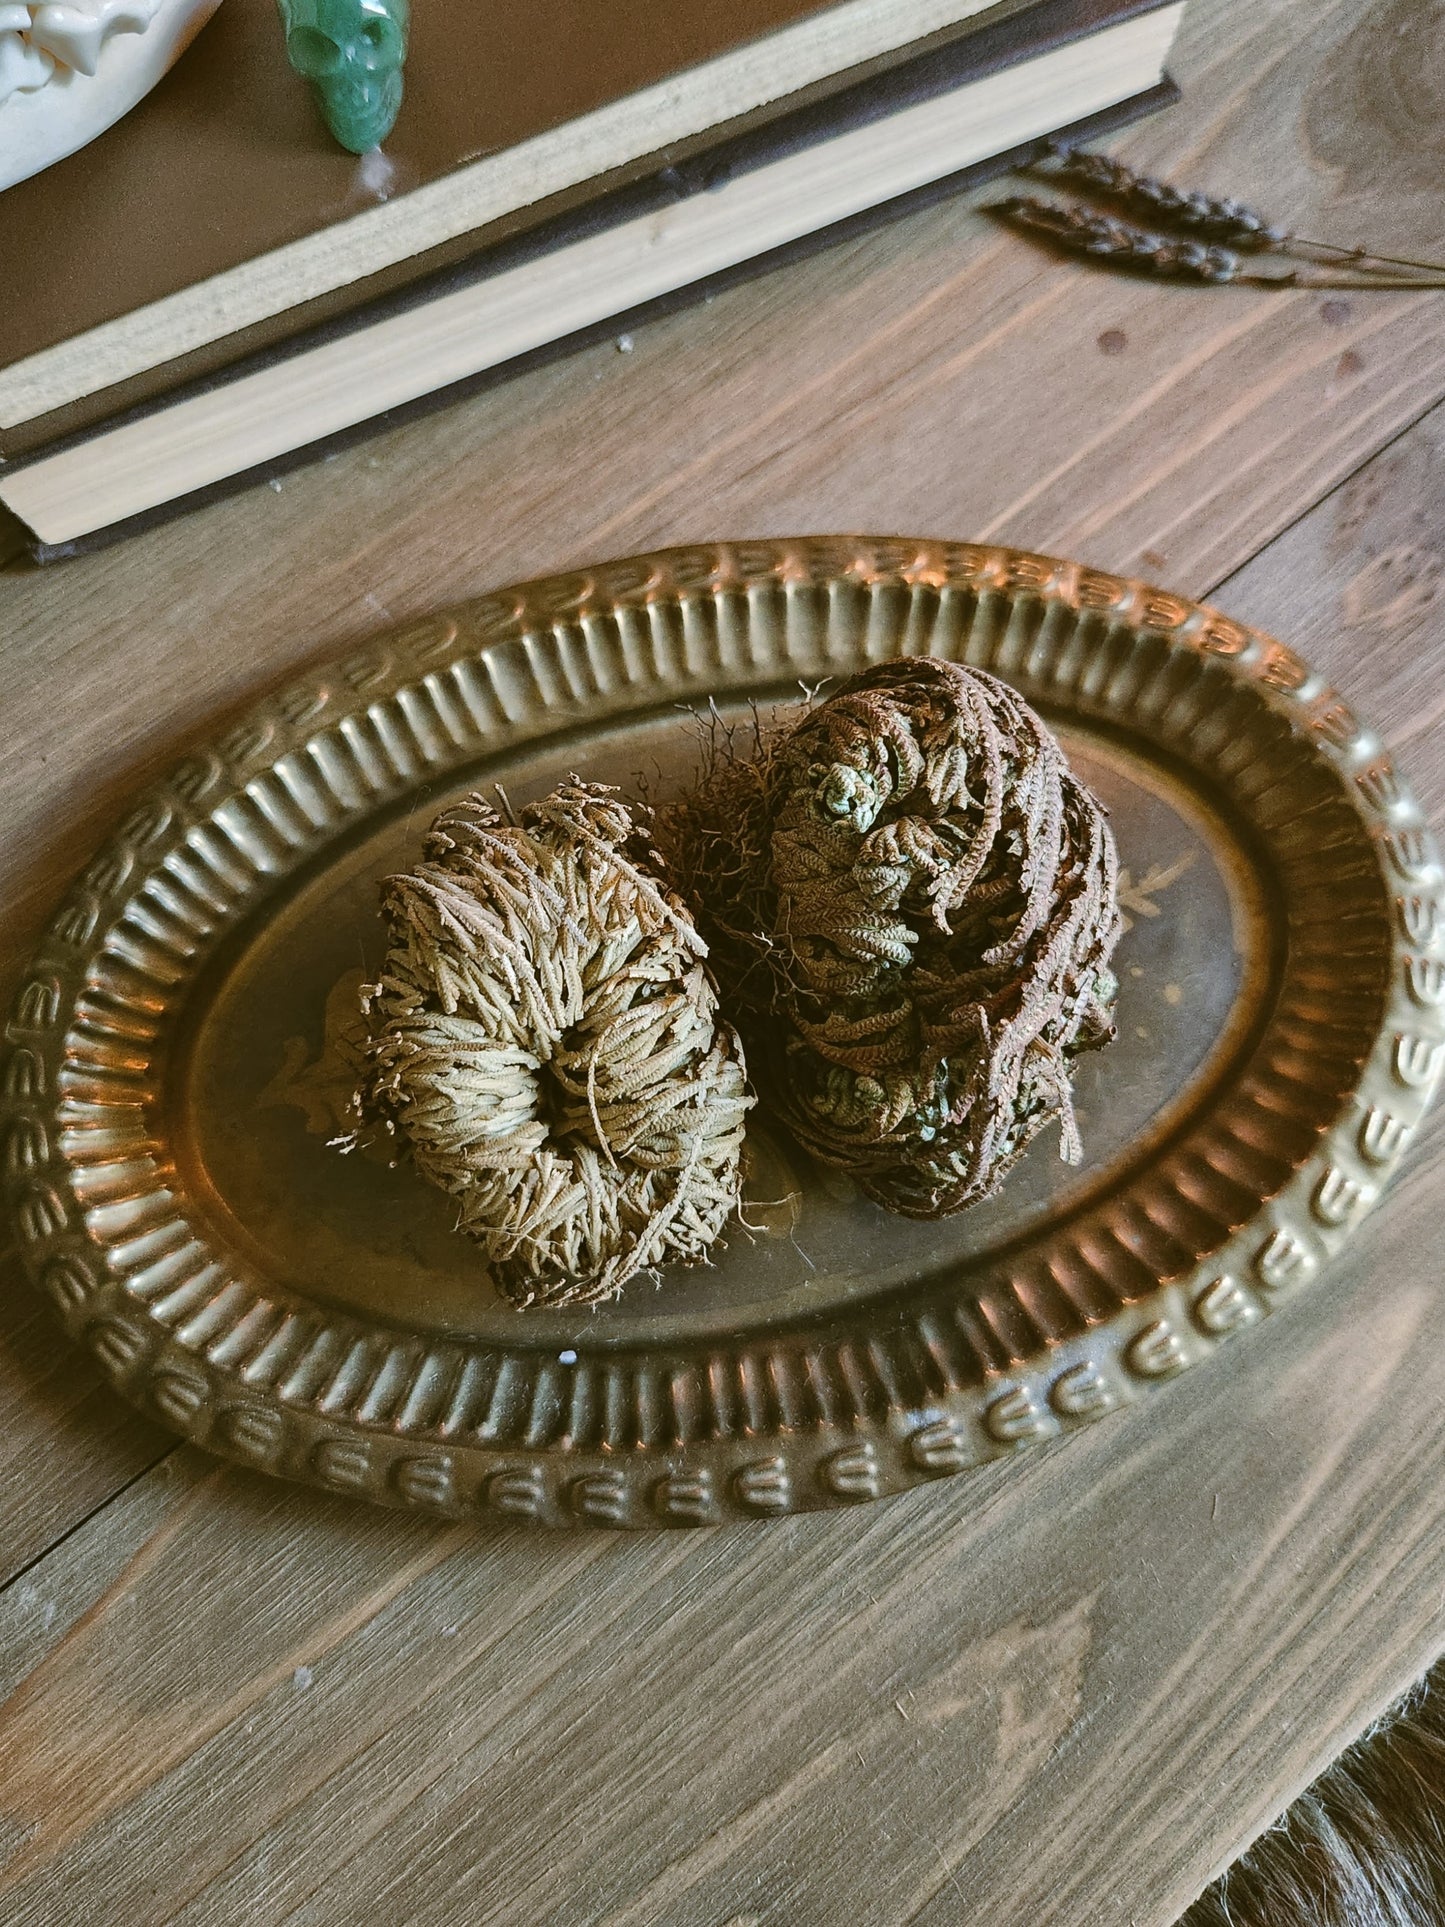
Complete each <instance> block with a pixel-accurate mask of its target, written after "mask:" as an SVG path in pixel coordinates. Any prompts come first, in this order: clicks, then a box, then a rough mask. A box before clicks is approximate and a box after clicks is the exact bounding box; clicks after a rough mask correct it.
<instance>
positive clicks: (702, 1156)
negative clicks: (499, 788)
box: [358, 778, 752, 1306]
mask: <svg viewBox="0 0 1445 1927" xmlns="http://www.w3.org/2000/svg"><path fill="white" fill-rule="evenodd" d="M383 907H384V911H385V915H386V918H387V921H388V924H389V926H390V929H391V943H390V945H389V947H388V950H387V954H386V960H385V963H384V965H383V968H382V972H381V979H380V982H379V983H378V984H375V985H372V986H368V987H367V988H366V990H365V991H364V992H363V998H364V1003H365V1007H366V1010H367V1015H368V1020H369V1025H370V1033H371V1034H370V1038H369V1041H368V1043H367V1045H366V1047H365V1057H366V1073H365V1078H364V1082H363V1086H362V1089H361V1091H360V1093H359V1094H358V1107H359V1110H360V1114H361V1115H362V1117H363V1118H364V1119H365V1120H367V1121H368V1122H369V1123H370V1125H371V1126H372V1127H373V1128H375V1127H378V1126H379V1127H382V1128H385V1129H389V1130H390V1131H391V1132H392V1133H394V1136H395V1139H396V1141H397V1144H398V1147H399V1148H400V1149H404V1150H405V1152H406V1153H407V1154H408V1155H409V1156H410V1158H411V1159H412V1161H413V1162H414V1163H415V1165H416V1168H417V1170H418V1171H419V1172H420V1173H421V1174H422V1176H423V1177H425V1178H427V1179H428V1180H430V1181H431V1182H432V1183H433V1184H436V1185H439V1186H440V1187H442V1188H443V1189H444V1190H446V1191H449V1192H450V1193H451V1194H452V1195H453V1196H454V1197H455V1198H456V1200H457V1206H458V1225H459V1228H460V1229H461V1230H462V1231H464V1232H466V1233H467V1234H468V1235H469V1236H471V1237H473V1238H475V1239H476V1240H477V1241H478V1242H479V1243H480V1244H481V1246H482V1247H483V1249H484V1250H485V1252H486V1254H487V1256H488V1258H489V1260H490V1262H491V1267H492V1275H493V1278H494V1280H495V1282H496V1283H497V1285H498V1286H499V1288H500V1289H501V1290H502V1291H503V1292H504V1293H506V1295H507V1296H508V1297H509V1298H511V1299H512V1301H513V1302H514V1303H515V1304H516V1305H518V1306H527V1305H533V1304H554V1305H555V1304H582V1303H592V1302H596V1301H598V1300H601V1299H605V1298H610V1297H613V1296H615V1294H616V1293H617V1292H618V1291H620V1290H621V1288H622V1286H623V1285H624V1284H625V1283H626V1281H627V1280H628V1279H629V1278H630V1277H632V1276H634V1275H635V1274H636V1273H637V1272H639V1271H645V1270H651V1269H653V1268H655V1267H657V1266H659V1265H662V1264H664V1263H667V1262H669V1261H680V1262H683V1263H688V1262H695V1261H697V1260H699V1259H701V1258H703V1257H704V1256H705V1255H706V1253H707V1251H708V1250H709V1248H710V1247H711V1246H712V1244H713V1243H714V1242H715V1241H716V1239H717V1238H718V1237H719V1235H720V1234H721V1232H722V1230H723V1227H724V1226H725V1224H726V1223H727V1221H728V1219H729V1218H730V1216H731V1215H732V1213H733V1211H734V1210H735V1208H736V1206H737V1202H738V1196H739V1190H740V1183H741V1179H740V1165H741V1154H742V1141H743V1123H744V1118H745V1116H746V1113H747V1111H748V1109H749V1107H750V1105H751V1103H752V1099H751V1097H750V1096H749V1095H748V1092H747V1082H746V1070H745V1068H744V1064H743V1058H742V1051H741V1047H740V1045H739V1044H738V1040H737V1038H736V1035H735V1034H734V1032H733V1030H732V1028H731V1026H730V1025H729V1024H727V1023H725V1022H724V1021H722V1019H721V1018H720V1017H719V1015H718V1010H717V1000H716V994H715V990H714V987H713V983H712V980H711V978H710V976H709V974H708V971H707V968H706V964H705V961H704V960H705V957H706V946H705V944H704V943H703V941H702V939H701V938H700V937H699V935H698V933H697V930H696V929H695V927H694V925H693V922H692V919H691V918H690V917H689V916H688V913H687V911H686V909H685V907H684V906H683V904H682V903H681V902H680V901H679V900H678V899H677V898H676V897H675V896H673V895H672V893H671V892H670V891H669V890H668V889H667V887H666V885H665V884H664V882H663V881H662V879H661V877H660V876H659V875H658V873H657V870H656V867H655V862H654V859H653V856H652V852H651V850H650V849H649V847H648V845H647V843H646V841H645V838H644V837H643V836H642V835H641V834H640V832H639V828H638V825H637V822H636V821H635V820H634V817H633V816H632V814H631V812H629V810H628V809H627V808H626V806H625V805H624V804H622V803H621V802H620V801H619V800H617V798H616V797H615V796H614V795H613V793H612V792H610V791H608V790H607V789H605V788H604V787H603V786H602V785H600V784H589V783H580V782H578V781H577V780H576V779H575V778H574V779H572V781H571V782H569V783H565V784H562V785H561V786H559V788H558V789H556V790H554V791H553V792H552V793H551V795H549V796H547V797H544V798H543V799H542V800H541V801H540V802H538V803H534V804H532V805H530V806H529V807H528V808H527V809H525V810H523V811H522V812H521V815H520V818H518V819H515V820H514V819H512V818H511V817H510V816H507V815H504V814H503V813H502V812H500V811H499V810H497V809H496V808H494V807H493V806H492V805H491V804H489V803H487V802H486V801H485V800H484V799H483V798H481V797H478V796H474V797H471V798H469V799H468V800H467V801H466V802H463V803H460V804H457V805H455V806H453V807H452V808H450V809H447V810H445V811H443V812H442V814H441V815H440V816H439V817H438V818H437V821H436V822H435V823H434V824H433V826H432V828H431V831H430V833H429V835H428V837H427V840H426V844H425V848H424V861H423V862H422V863H420V864H419V865H418V866H417V867H416V868H415V869H414V870H413V871H411V872H409V873H408V874H406V875H404V876H399V877H393V878H391V879H389V880H388V882H387V884H386V886H385V890H384V898H383Z"/></svg>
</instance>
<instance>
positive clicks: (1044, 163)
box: [1033, 140, 1445, 274]
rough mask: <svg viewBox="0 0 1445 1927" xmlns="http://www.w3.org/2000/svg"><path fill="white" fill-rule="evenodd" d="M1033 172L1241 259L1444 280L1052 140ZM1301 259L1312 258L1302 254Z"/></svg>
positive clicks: (1404, 259)
mask: <svg viewBox="0 0 1445 1927" xmlns="http://www.w3.org/2000/svg"><path fill="white" fill-rule="evenodd" d="M1033 171H1034V172H1035V173H1038V174H1041V175H1043V176H1044V177H1045V178H1046V179H1050V180H1056V181H1068V182H1070V183H1071V184H1072V185H1074V186H1076V187H1082V188H1086V189H1087V190H1088V191H1089V192H1091V193H1094V194H1100V195H1105V196H1107V197H1108V198H1109V199H1111V200H1116V201H1118V202H1119V203H1120V205H1121V206H1123V207H1125V208H1127V209H1128V210H1129V211H1130V212H1131V213H1134V214H1139V215H1142V216H1144V217H1145V218H1147V219H1150V220H1154V221H1157V222H1159V224H1160V225H1161V226H1162V227H1166V228H1172V229H1175V230H1177V231H1179V232H1181V233H1185V234H1190V235H1193V236H1194V237H1195V238H1196V239H1198V240H1201V241H1210V242H1217V243H1219V244H1220V245H1221V246H1223V247H1228V248H1234V249H1236V250H1237V251H1238V252H1239V253H1241V254H1264V253H1268V252H1277V253H1281V254H1288V253H1292V252H1293V253H1298V252H1302V251H1304V250H1310V249H1313V250H1315V251H1316V252H1317V253H1323V254H1327V255H1331V256H1334V257H1335V258H1336V259H1340V260H1345V261H1354V262H1357V263H1358V264H1360V266H1361V267H1362V268H1363V266H1364V264H1365V263H1366V262H1369V261H1379V262H1381V263H1384V264H1388V265H1389V266H1391V267H1399V268H1413V269H1416V270H1420V271H1423V272H1425V273H1427V274H1445V263H1442V262H1439V261H1416V260H1412V259H1411V258H1410V257H1409V256H1408V255H1403V254H1375V253H1372V252H1371V251H1370V250H1369V249H1368V248H1359V247H1356V248H1347V247H1341V246H1340V245H1339V244H1338V243H1337V242H1334V241H1313V240H1310V239H1308V238H1307V237H1306V236H1305V235H1302V234H1293V233H1291V232H1290V231H1289V230H1288V229H1286V228H1283V227H1279V226H1277V225H1275V224H1274V223H1272V222H1270V221H1269V220H1267V219H1266V217H1265V216H1264V215H1263V214H1260V213H1258V212H1257V211H1256V210H1255V209H1254V208H1252V207H1247V206H1246V205H1245V203H1244V202H1243V201H1235V200H1222V199H1216V198H1214V197H1212V196H1210V195H1208V194H1200V193H1186V192H1185V190H1184V189H1183V188H1178V187H1174V186H1171V184H1170V183H1169V182H1168V181H1161V180H1156V179H1155V178H1154V177H1153V176H1152V175H1149V174H1140V173H1138V172H1137V171H1136V170H1135V169H1134V168H1132V167H1130V166H1129V165H1128V163H1127V162H1126V161H1121V160H1117V159H1116V158H1115V157H1114V156H1113V155H1112V154H1093V153H1089V152H1087V151H1086V150H1085V149H1084V148H1082V147H1075V146H1073V145H1072V144H1071V143H1070V142H1068V141H1061V140H1051V141H1050V142H1049V143H1048V146H1047V147H1046V148H1045V150H1044V153H1043V154H1042V156H1041V157H1040V158H1039V159H1038V160H1037V161H1036V162H1035V163H1034V168H1033ZM1303 258H1305V259H1309V258H1310V256H1309V254H1308V253H1305V254H1304V257H1303Z"/></svg>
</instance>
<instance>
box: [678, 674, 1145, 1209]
mask: <svg viewBox="0 0 1445 1927" xmlns="http://www.w3.org/2000/svg"><path fill="white" fill-rule="evenodd" d="M661 833H662V837H663V842H664V847H665V849H666V851H667V854H668V858H669V861H670V863H671V864H672V867H673V872H674V874H675V875H676V877H677V878H678V881H679V884H680V886H681V887H682V888H683V890H684V892H685V894H686V895H687V896H688V899H689V901H690V902H691V903H693V904H694V906H695V907H696V908H697V910H698V913H699V919H700V922H701V924H702V927H703V929H704V931H705V932H706V934H707V936H708V939H709V942H710V944H711V946H712V955H713V963H714V968H715V969H716V970H717V972H718V977H719V981H720V983H721V984H722V986H723V991H724V995H725V996H728V997H731V998H732V999H733V1000H734V1014H735V1015H737V1016H738V1019H739V1022H740V1023H741V1024H742V1027H743V1030H744V1034H745V1036H746V1037H747V1039H748V1045H749V1050H750V1052H751V1054H752V1057H753V1063H754V1067H755V1073H756V1074H757V1075H758V1077H759V1079H760V1080H761V1082H762V1083H763V1085H764V1086H765V1088H766V1090H767V1093H768V1095H769V1097H770V1099H771V1101H772V1103H773V1105H774V1107H775V1108H776V1109H777V1110H778V1112H780V1114H781V1115H782V1117H783V1119H784V1121H785V1122H786V1123H787V1124H788V1125H789V1127H790V1128H791V1129H792V1130H793V1132H794V1133H795V1134H796V1135H797V1137H798V1138H799V1140H800V1141H801V1142H802V1144H803V1145H804V1146H805V1147H806V1148H807V1149H808V1150H809V1151H811V1152H812V1153H813V1154H814V1155H815V1156H817V1157H818V1158H820V1159H822V1160H823V1161H824V1162H825V1163H827V1164H831V1165H835V1166H838V1167H840V1168H842V1169H843V1170H846V1171H848V1172H850V1173H851V1174H852V1175H853V1176H854V1177H855V1178H856V1179H857V1180H858V1182H859V1183H860V1184H861V1186H862V1188H863V1189H864V1191H865V1192H867V1194H868V1195H869V1196H870V1197H872V1198H875V1199H876V1200H877V1201H878V1202H879V1203H880V1204H884V1205H887V1206H888V1207H889V1208H890V1209H892V1210H895V1211H900V1212H904V1213H906V1214H907V1215H908V1216H910V1217H920V1218H932V1217H942V1216H946V1215H947V1214H949V1213H951V1212H954V1211H959V1210H962V1209H963V1207H964V1206H965V1205H968V1204H971V1203H973V1202H974V1201H975V1200H977V1199H979V1198H983V1197H986V1196H988V1195H989V1194H990V1193H991V1192H992V1191H994V1190H996V1189H997V1187H998V1185H999V1184H1000V1182H1001V1181H1002V1179H1003V1178H1004V1176H1005V1174H1006V1173H1007V1172H1008V1171H1009V1169H1010V1168H1011V1167H1012V1166H1013V1165H1014V1164H1015V1163H1016V1162H1017V1160H1018V1158H1019V1157H1020V1156H1021V1155H1022V1153H1023V1151H1024V1150H1025V1148H1026V1147H1027V1146H1028V1144H1029V1143H1030V1142H1031V1141H1032V1140H1033V1139H1034V1138H1035V1137H1036V1136H1037V1135H1038V1133H1039V1132H1040V1131H1041V1130H1042V1129H1043V1128H1044V1127H1045V1125H1046V1124H1047V1123H1048V1122H1049V1121H1050V1120H1051V1119H1057V1120H1058V1122H1059V1126H1060V1134H1061V1141H1062V1142H1061V1149H1062V1155H1063V1156H1064V1157H1065V1158H1066V1159H1068V1160H1069V1161H1077V1159H1078V1157H1079V1155H1080V1145H1079V1136H1078V1130H1077V1126H1076V1124H1075V1120H1074V1111H1073V1103H1072V1098H1071V1093H1070V1088H1069V1065H1070V1060H1071V1059H1072V1058H1073V1056H1074V1055H1075V1054H1076V1053H1077V1052H1079V1051H1081V1050H1086V1049H1089V1048H1091V1047H1093V1046H1095V1045H1098V1044H1102V1043H1105V1042H1107V1041H1108V1039H1109V1038H1110V1037H1112V1035H1113V1025H1112V1016H1111V1010H1112V1005H1113V1001H1114V998H1115V995H1116V992H1117V984H1116V983H1115V980H1114V977H1113V975H1112V973H1111V971H1110V969H1109V959H1110V956H1111V954H1112V952H1113V948H1114V945H1115V943H1116V941H1117V939H1118V934H1119V916H1118V909H1117V904H1116V885H1117V860H1116V856H1115V851H1114V842H1113V837H1112V836H1111V834H1110V831H1109V827H1108V824H1107V822H1106V820H1105V817H1104V813H1103V810H1102V808H1101V807H1100V805H1099V804H1098V803H1097V802H1096V801H1095V800H1094V798H1093V797H1092V796H1091V795H1090V794H1089V792H1088V790H1087V789H1085V788H1084V786H1083V785H1082V784H1081V783H1080V782H1079V781H1078V780H1077V778H1076V777H1075V776H1074V775H1073V774H1072V772H1071V771H1070V769H1069V767H1068V765H1067V763H1066V762H1065V761H1064V757H1063V753H1062V751H1061V750H1060V748H1059V746H1058V744H1057V743H1056V742H1055V740H1054V738H1053V737H1052V736H1051V735H1050V734H1049V732H1048V730H1047V729H1046V728H1045V727H1044V725H1043V724H1042V723H1041V722H1040V720H1039V719H1038V717H1037V716H1035V715H1034V713H1033V711H1032V710H1031V709H1029V708H1028V706H1027V705H1026V704H1025V703H1024V702H1023V701H1022V700H1021V699H1020V698H1019V697H1018V696H1016V695H1015V694H1014V693H1013V691H1012V690H1010V689H1009V688H1008V687H1007V686H1006V685H1005V684H1003V683H1001V682H999V681H997V680H996V679H995V678H994V677H992V676H988V675H984V674H983V673H981V672H979V671H975V670H970V669H965V668H963V667H961V666H960V665H958V664H956V663H949V662H942V661H938V660H936V659H934V658H931V657H915V658H907V659H903V660H899V661H893V662H886V663H881V664H879V665H878V666H877V667H876V668H873V669H870V670H867V671H865V672H864V673H863V674H862V675H860V676H857V677H855V678H854V679H853V680H852V681H851V682H849V683H847V684H845V685H844V687H843V688H842V689H841V690H840V691H839V692H838V693H837V694H836V695H835V696H833V697H832V698H831V699H830V700H829V701H827V702H824V703H822V704H820V705H819V706H818V707H816V708H815V709H813V710H811V711H810V712H809V713H808V714H806V715H805V716H804V718H803V719H802V721H801V722H799V723H797V724H796V725H795V726H794V727H793V728H791V729H789V730H787V731H785V732H784V733H782V734H780V735H777V736H773V737H768V736H766V735H764V734H762V733H761V732H759V735H758V738H757V741H756V742H755V744H753V745H752V746H751V752H750V753H748V754H739V753H738V752H737V750H736V746H735V745H734V744H733V743H732V742H731V741H730V740H729V739H728V738H726V736H724V737H721V738H719V737H718V736H717V735H716V734H715V735H714V738H713V741H712V754H711V757H710V761H709V766H708V767H707V768H706V769H705V770H704V773H703V777H702V780H701V781H700V783H699V785H698V786H697V788H696V789H695V790H694V791H693V792H692V793H691V794H690V795H688V796H687V797H685V798H684V799H683V800H682V802H681V803H680V804H678V805H677V806H675V807H674V808H673V809H672V810H670V811H669V812H667V813H665V815H664V818H663V820H662V823H661Z"/></svg>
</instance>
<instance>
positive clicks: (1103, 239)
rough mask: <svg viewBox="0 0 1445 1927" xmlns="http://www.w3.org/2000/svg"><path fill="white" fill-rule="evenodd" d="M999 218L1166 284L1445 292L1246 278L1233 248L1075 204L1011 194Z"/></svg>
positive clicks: (1303, 278)
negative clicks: (1137, 224)
mask: <svg viewBox="0 0 1445 1927" xmlns="http://www.w3.org/2000/svg"><path fill="white" fill-rule="evenodd" d="M984 212H985V213H988V214H996V215H997V216H998V217H999V219H1000V220H1003V221H1007V222H1008V223H1009V225H1010V226H1011V227H1016V228H1019V229H1020V230H1021V231H1022V232H1024V233H1026V234H1031V235H1035V236H1037V237H1039V238H1040V239H1042V240H1045V241H1049V242H1051V243H1052V244H1053V245H1054V246H1055V247H1058V248H1061V249H1062V250H1063V251H1064V253H1066V254H1075V255H1080V256H1082V257H1083V258H1084V259H1086V260H1093V261H1097V262H1099V263H1100V264H1102V265H1107V266H1111V267H1117V268H1123V269H1128V270H1133V271H1135V272H1137V273H1140V274H1148V275H1153V276H1154V277H1156V278H1157V279H1159V280H1162V281H1192V282H1195V283H1196V284H1202V285H1205V286H1211V287H1218V286H1221V285H1223V284H1226V283H1228V282H1234V283H1235V284H1236V285H1243V286H1248V287H1255V288H1361V287H1364V288H1379V287H1381V286H1382V285H1384V286H1388V287H1391V288H1395V289H1397V290H1404V289H1412V288H1445V276H1436V277H1435V278H1434V279H1426V278H1424V277H1420V276H1417V277H1416V278H1414V279H1413V280H1408V279H1405V278H1403V277H1397V278H1395V279H1393V280H1391V281H1389V282H1386V283H1383V284H1382V283H1381V282H1379V281H1378V280H1369V279H1364V278H1362V277H1356V278H1354V279H1351V278H1349V277H1348V276H1345V275H1343V274H1341V273H1340V272H1339V271H1338V270H1335V269H1323V270H1318V271H1314V272H1311V271H1310V270H1308V269H1302V268H1291V269H1287V270H1286V271H1285V272H1284V273H1283V274H1245V273H1243V272H1242V271H1241V270H1242V267H1243V263H1242V262H1241V260H1240V258H1239V256H1238V254H1236V253H1234V252H1233V251H1232V250H1231V249H1229V248H1224V247H1218V246H1214V245H1210V244H1207V243H1205V242H1203V241H1196V240H1187V239H1186V240H1181V239H1179V238H1178V237H1176V236H1169V235H1164V234H1151V233H1149V232H1147V231H1146V230H1145V229H1143V228H1137V227H1132V226H1131V225H1130V224H1129V223H1128V222H1127V221H1120V220H1117V219H1116V218H1115V217H1114V216H1113V215H1111V214H1100V213H1098V212H1097V210H1095V209H1094V208H1088V207H1081V206H1079V205H1077V204H1072V205H1067V206H1065V205H1060V203H1058V202H1056V201H1041V200H1038V199H1035V198H1034V197H1032V196H1029V195H1019V194H1016V195H1011V196H1010V197H1009V199H1008V200H1006V201H995V202H993V203H992V204H991V205H990V206H988V207H986V208H985V209H984Z"/></svg>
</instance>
